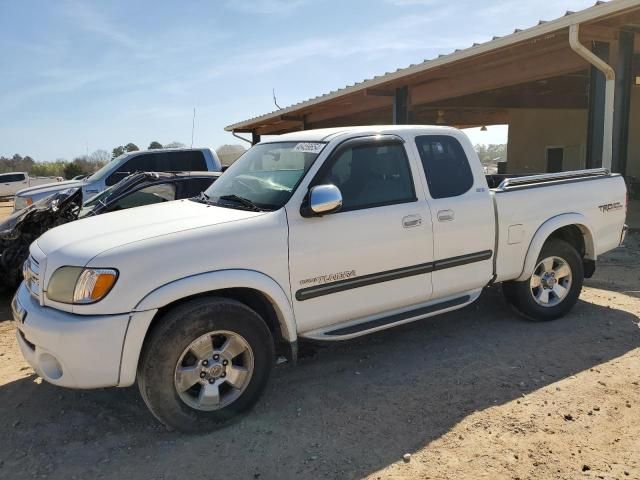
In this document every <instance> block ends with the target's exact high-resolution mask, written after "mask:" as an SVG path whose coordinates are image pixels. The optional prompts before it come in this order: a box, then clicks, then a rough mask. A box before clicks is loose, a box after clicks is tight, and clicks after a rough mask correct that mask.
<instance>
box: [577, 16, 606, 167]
mask: <svg viewBox="0 0 640 480" xmlns="http://www.w3.org/2000/svg"><path fill="white" fill-rule="evenodd" d="M569 45H570V46H571V49H572V50H573V51H574V52H576V53H577V54H578V55H580V56H581V57H582V58H584V59H585V60H586V61H587V62H589V63H590V64H591V65H593V66H594V67H596V68H597V69H598V70H600V71H601V72H602V73H603V74H604V77H605V86H604V115H603V118H604V125H603V128H602V166H603V167H604V168H607V169H609V170H610V169H611V159H612V154H613V109H614V93H615V88H616V72H615V71H614V70H613V68H612V67H611V65H609V64H608V63H607V62H605V61H604V60H602V59H601V58H599V57H598V56H597V55H595V54H594V53H593V52H592V51H591V50H589V49H588V48H587V47H585V46H584V45H583V44H582V43H580V25H578V24H577V23H576V24H573V25H571V26H570V27H569Z"/></svg>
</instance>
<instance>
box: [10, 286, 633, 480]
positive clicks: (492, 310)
mask: <svg viewBox="0 0 640 480" xmlns="http://www.w3.org/2000/svg"><path fill="white" fill-rule="evenodd" d="M638 347H640V330H639V329H638V317H636V316H635V315H632V314H630V313H628V312H625V311H622V310H617V309H611V308H605V307H601V306H598V305H594V304H591V303H588V302H585V301H580V302H579V303H578V305H576V308H575V309H574V311H573V312H572V313H571V314H570V315H569V316H568V317H566V318H564V319H562V320H559V321H556V322H550V323H530V322H526V321H523V320H521V319H520V318H519V317H517V316H516V315H515V314H514V313H513V312H512V311H511V310H510V309H509V308H508V307H507V305H506V304H505V303H504V302H503V300H502V297H501V295H500V291H499V288H491V289H489V290H488V291H487V292H485V293H484V294H483V296H482V297H481V299H480V300H479V301H478V302H477V303H476V304H475V305H472V306H470V307H467V308H466V309H464V310H460V311H458V312H452V313H450V314H446V315H443V316H440V317H435V318H433V319H430V320H426V321H422V322H416V323H413V324H409V325H406V326H403V327H399V328H396V329H393V330H389V331H385V332H380V333H377V334H374V335H370V336H368V337H365V338H361V339H358V340H355V341H351V342H348V343H337V344H331V345H326V344H325V345H321V346H315V345H311V346H305V347H304V348H303V351H305V352H307V353H306V355H305V356H304V358H302V359H301V361H300V363H299V365H298V366H297V367H296V368H292V367H289V366H287V365H282V366H279V367H277V368H276V369H275V373H274V375H273V378H272V380H271V382H270V386H269V387H268V389H267V391H266V393H265V395H264V397H263V399H262V400H261V401H260V402H259V404H258V406H257V407H256V408H255V409H254V411H253V412H251V413H250V414H249V415H248V416H246V417H245V418H244V419H242V420H241V421H239V422H237V423H235V424H234V425H232V426H230V427H227V428H225V429H223V430H220V431H218V432H214V433H211V434H208V435H202V436H185V435H181V434H178V433H172V432H167V431H165V430H164V429H163V428H162V427H160V426H159V425H158V424H157V422H156V421H155V420H154V419H153V418H152V416H151V415H150V414H149V413H148V412H147V410H146V408H145V407H144V405H143V403H142V401H141V400H140V398H139V396H138V393H137V390H136V389H135V388H129V389H111V390H98V391H86V392H82V391H72V390H65V389H60V388H56V387H53V386H51V385H48V384H44V383H42V384H37V383H36V382H34V378H35V377H34V376H32V377H28V378H25V379H22V380H18V381H15V382H12V383H9V384H6V385H3V386H0V419H1V420H0V424H1V425H2V426H1V427H0V430H1V431H0V437H1V438H3V439H5V440H3V443H4V448H3V449H2V450H0V461H3V462H4V465H3V469H4V471H5V472H6V473H9V472H11V475H10V476H11V478H19V477H20V476H22V475H24V476H25V477H27V476H28V477H32V476H33V475H34V474H35V475H42V474H44V475H48V477H49V478H70V477H71V476H72V475H77V476H80V475H82V476H86V474H87V473H89V474H90V475H98V474H100V475H103V476H104V477H107V478H110V477H113V478H122V477H125V476H127V475H128V476H131V477H134V478H135V477H141V478H150V477H155V476H163V478H184V477H185V476H186V475H192V476H195V477H198V478H199V477H202V476H207V477H208V476H209V475H211V472H212V470H213V471H216V472H224V476H225V478H262V479H270V478H316V477H323V476H325V477H327V478H356V477H358V478H359V477H363V476H366V475H367V474H370V473H372V472H375V471H377V470H379V469H381V468H384V467H385V466H387V465H389V464H391V463H394V462H397V461H399V460H400V459H401V458H402V455H403V454H404V453H407V452H414V451H416V450H418V449H420V448H422V447H424V446H425V445H427V444H428V443H429V442H431V441H433V440H435V439H437V438H438V437H440V436H441V435H443V434H444V433H446V432H447V431H448V430H449V429H451V428H452V427H453V426H454V425H456V424H457V423H458V422H460V421H461V420H462V419H464V418H465V417H466V416H467V415H469V414H471V413H473V412H474V411H477V410H483V409H486V408H488V407H491V406H495V405H499V404H503V403H505V402H509V401H511V400H514V399H516V398H519V397H521V396H522V395H523V394H527V393H529V392H532V391H535V390H538V389H540V388H543V387H546V386H548V385H550V384H552V383H554V382H556V381H558V380H560V379H562V378H565V377H568V376H571V375H574V374H576V373H578V372H581V371H583V370H587V369H589V368H592V367H594V366H597V365H598V364H601V363H604V362H607V361H609V360H611V359H614V358H616V357H619V356H621V355H624V354H625V353H627V352H629V351H630V350H633V349H635V348H638ZM87 361H88V362H91V361H100V359H87ZM212 452H214V453H212ZM212 455H213V456H212ZM27 456H28V457H27ZM27 459H28V462H27V461H25V460H27ZM209 460H210V461H209ZM221 475H222V474H221Z"/></svg>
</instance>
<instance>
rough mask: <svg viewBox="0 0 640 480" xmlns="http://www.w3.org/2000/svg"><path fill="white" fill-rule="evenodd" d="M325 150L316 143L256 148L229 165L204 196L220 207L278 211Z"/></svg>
mask: <svg viewBox="0 0 640 480" xmlns="http://www.w3.org/2000/svg"><path fill="white" fill-rule="evenodd" d="M324 146H325V143H317V142H313V143H311V142H278V143H263V144H258V145H256V146H254V147H252V148H250V149H249V150H247V151H246V152H245V153H244V155H242V156H241V157H240V158H239V159H238V160H237V161H236V162H235V163H234V164H233V165H231V166H230V167H229V169H228V170H227V171H226V172H225V173H224V174H223V175H221V176H220V178H218V180H216V181H215V182H214V183H213V184H212V185H211V186H210V187H209V188H208V189H207V190H206V191H205V192H204V196H205V197H206V200H207V201H208V202H211V203H215V204H216V205H220V206H223V207H229V208H252V209H254V210H257V209H259V210H277V209H279V208H281V207H282V206H283V205H284V204H285V203H286V202H287V200H289V197H291V194H292V193H293V191H294V190H295V188H296V187H297V186H298V183H300V181H301V180H302V177H304V175H305V174H306V173H307V171H308V170H309V168H310V167H311V165H312V164H313V162H314V160H315V159H316V158H317V156H318V154H319V153H320V152H321V151H322V149H323V148H324Z"/></svg>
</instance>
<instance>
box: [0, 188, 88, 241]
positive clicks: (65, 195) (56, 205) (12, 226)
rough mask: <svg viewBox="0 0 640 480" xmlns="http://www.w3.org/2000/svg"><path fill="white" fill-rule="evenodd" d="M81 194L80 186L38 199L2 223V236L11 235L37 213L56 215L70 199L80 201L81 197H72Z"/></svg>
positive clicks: (0, 226) (0, 234) (0, 225)
mask: <svg viewBox="0 0 640 480" xmlns="http://www.w3.org/2000/svg"><path fill="white" fill-rule="evenodd" d="M57 185H59V184H57ZM81 195H82V193H81V190H80V187H75V188H65V189H63V190H62V191H59V192H56V193H53V194H52V195H50V196H48V197H46V198H43V199H41V200H38V201H37V202H35V203H33V204H32V205H29V206H28V207H27V208H25V209H23V210H19V211H17V212H14V213H12V214H11V215H10V216H8V217H7V218H6V219H5V220H4V221H3V222H2V223H0V238H8V237H11V236H12V234H13V233H14V232H15V231H16V229H17V228H18V227H20V225H22V224H23V223H24V222H26V221H27V220H28V219H29V218H31V217H33V216H35V215H38V214H41V213H43V212H49V213H50V214H51V215H53V216H55V215H56V214H57V212H59V211H60V207H62V206H63V205H65V204H66V203H67V202H68V201H75V200H78V201H79V198H78V199H75V198H72V197H75V196H81Z"/></svg>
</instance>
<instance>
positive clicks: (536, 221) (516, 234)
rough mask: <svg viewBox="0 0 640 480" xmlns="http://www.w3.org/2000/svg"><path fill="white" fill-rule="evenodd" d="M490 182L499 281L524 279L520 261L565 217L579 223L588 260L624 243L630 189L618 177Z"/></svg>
mask: <svg viewBox="0 0 640 480" xmlns="http://www.w3.org/2000/svg"><path fill="white" fill-rule="evenodd" d="M488 177H489V178H488V179H487V183H489V186H490V187H491V195H492V196H493V199H494V204H495V208H496V219H497V221H498V225H497V227H496V231H497V240H496V243H497V255H496V260H495V261H496V265H495V271H496V275H497V281H501V280H508V279H514V278H517V277H518V276H519V275H520V270H521V268H522V259H523V258H525V256H526V254H527V250H528V247H529V245H530V243H531V241H532V239H533V237H534V235H535V234H536V232H537V231H538V229H540V227H541V226H542V225H543V224H544V223H545V222H547V221H550V220H551V221H552V220H553V219H554V218H556V217H559V216H562V215H571V216H573V217H574V218H577V219H581V220H580V221H581V224H578V227H577V228H578V229H579V230H580V233H582V235H583V237H584V241H585V250H586V252H585V253H586V258H587V259H589V260H595V259H596V258H597V256H598V255H599V254H601V253H603V252H606V251H608V250H611V249H613V248H615V247H617V246H618V244H619V243H620V238H621V233H622V228H623V225H624V221H625V206H626V198H625V192H626V187H625V184H624V180H623V178H622V177H621V176H620V175H619V174H612V173H610V172H609V171H608V170H606V169H592V170H578V171H572V172H559V173H546V174H540V175H513V176H510V175H489V176H488ZM498 182H499V183H498ZM496 183H497V186H495V185H496ZM492 185H494V186H493V187H492ZM589 252H591V253H589Z"/></svg>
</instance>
